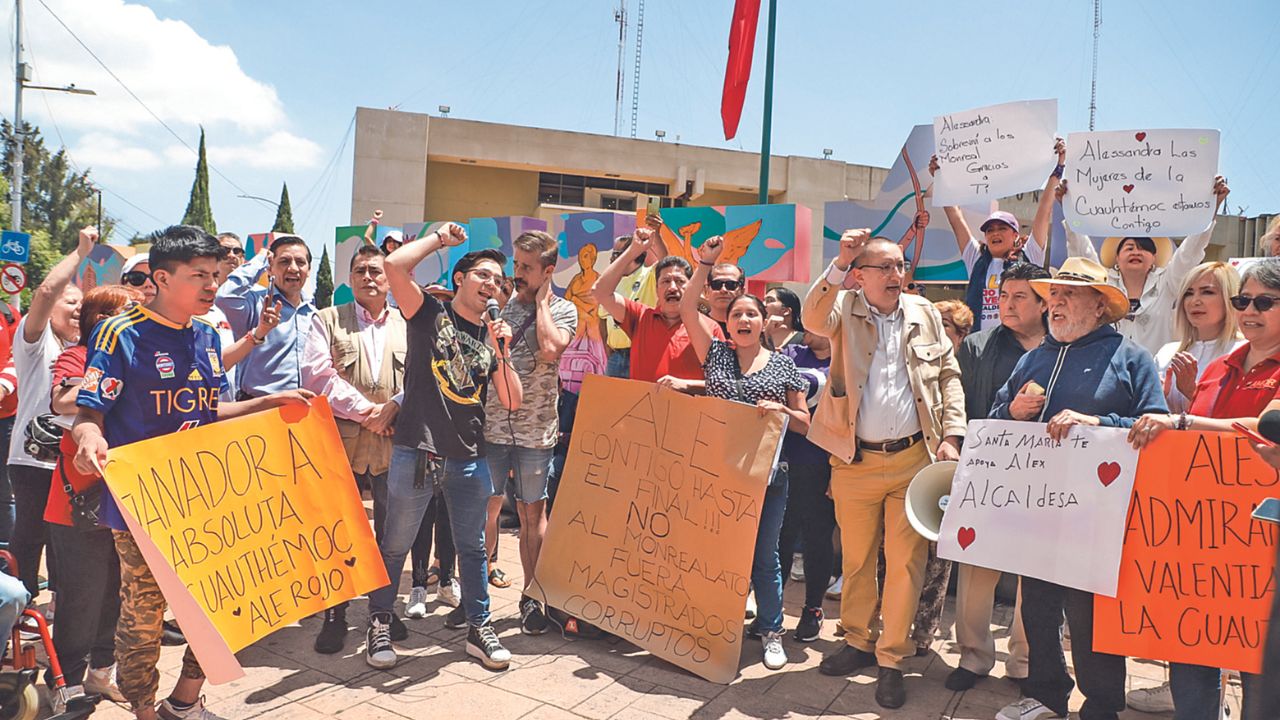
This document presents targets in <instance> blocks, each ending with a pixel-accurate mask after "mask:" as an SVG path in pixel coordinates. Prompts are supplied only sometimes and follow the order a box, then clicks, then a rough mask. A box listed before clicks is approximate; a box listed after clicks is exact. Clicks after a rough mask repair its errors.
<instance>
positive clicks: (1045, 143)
mask: <svg viewBox="0 0 1280 720" xmlns="http://www.w3.org/2000/svg"><path fill="white" fill-rule="evenodd" d="M1057 128H1058V101H1057V100H1025V101H1021V102H1011V103H1004V104H1003V105H992V106H990V107H983V108H975V109H973V110H965V111H964V112H957V113H950V114H947V115H941V116H938V117H936V118H934V119H933V139H934V144H935V147H936V148H937V149H936V152H937V155H938V165H939V168H938V175H937V178H935V179H934V182H933V204H934V205H935V206H937V207H945V206H948V205H985V204H988V203H990V202H991V201H993V200H999V199H1000V198H1002V197H1008V196H1010V195H1015V194H1017V193H1020V192H1025V191H1028V190H1036V189H1039V188H1041V187H1044V181H1045V180H1046V179H1047V178H1048V177H1049V173H1050V172H1052V171H1053V168H1054V166H1055V165H1057V156H1056V155H1055V154H1054V152H1053V143H1054V139H1055V133H1056V132H1057Z"/></svg>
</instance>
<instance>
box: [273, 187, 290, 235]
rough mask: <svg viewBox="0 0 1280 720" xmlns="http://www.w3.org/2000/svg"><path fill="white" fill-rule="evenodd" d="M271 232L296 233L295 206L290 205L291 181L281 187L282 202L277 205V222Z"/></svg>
mask: <svg viewBox="0 0 1280 720" xmlns="http://www.w3.org/2000/svg"><path fill="white" fill-rule="evenodd" d="M271 232H278V233H289V234H290V235H292V234H294V229H293V208H291V207H289V183H284V186H283V187H281V188H280V204H279V205H277V206H276V222H275V224H274V225H272V226H271Z"/></svg>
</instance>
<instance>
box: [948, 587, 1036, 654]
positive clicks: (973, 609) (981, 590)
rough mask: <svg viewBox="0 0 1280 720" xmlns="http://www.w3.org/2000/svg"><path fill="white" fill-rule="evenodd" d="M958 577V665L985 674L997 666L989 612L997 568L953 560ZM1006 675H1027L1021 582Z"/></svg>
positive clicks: (993, 604)
mask: <svg viewBox="0 0 1280 720" xmlns="http://www.w3.org/2000/svg"><path fill="white" fill-rule="evenodd" d="M956 567H957V568H959V572H960V577H959V580H957V585H956V644H958V645H959V646H960V667H962V668H964V669H965V670H968V671H970V672H973V673H977V674H978V675H986V674H988V673H990V672H991V668H993V667H995V665H996V641H995V638H994V637H992V635H991V611H992V610H993V609H994V607H995V591H996V583H998V582H1000V571H999V570H992V569H990V568H980V567H974V566H972V565H964V564H961V563H956ZM1004 674H1005V677H1009V678H1025V677H1026V676H1027V634H1026V632H1025V631H1024V630H1023V629H1022V584H1021V583H1019V584H1018V599H1017V602H1016V604H1015V605H1014V608H1013V624H1012V625H1011V626H1010V627H1009V657H1008V659H1007V660H1005V661H1004Z"/></svg>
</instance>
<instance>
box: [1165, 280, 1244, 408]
mask: <svg viewBox="0 0 1280 720" xmlns="http://www.w3.org/2000/svg"><path fill="white" fill-rule="evenodd" d="M1239 292H1240V274H1239V273H1237V272H1236V270H1235V268H1233V267H1231V266H1230V265H1228V264H1226V263H1221V262H1207V263H1201V264H1200V265H1197V266H1196V267H1195V268H1194V269H1192V271H1191V272H1190V273H1187V276H1186V277H1185V278H1183V280H1182V287H1181V288H1180V290H1179V292H1178V305H1177V307H1176V308H1175V309H1174V312H1175V313H1176V314H1175V316H1174V320H1173V325H1174V333H1175V337H1176V338H1177V340H1175V341H1174V342H1171V343H1168V344H1166V345H1165V346H1164V347H1162V348H1160V351H1159V352H1157V353H1156V368H1157V369H1158V370H1159V371H1160V378H1161V379H1162V380H1163V381H1164V397H1165V400H1167V401H1168V402H1169V411H1170V412H1174V413H1180V412H1183V411H1184V410H1186V409H1187V406H1188V405H1190V404H1191V398H1192V397H1193V396H1194V395H1195V389H1196V383H1197V382H1198V381H1199V380H1200V376H1201V375H1203V374H1204V370H1205V368H1207V367H1209V363H1211V362H1213V361H1214V360H1217V359H1218V358H1220V357H1222V356H1223V355H1226V354H1227V353H1229V352H1231V351H1232V350H1235V349H1236V348H1237V347H1240V345H1241V344H1243V343H1244V338H1242V337H1241V335H1240V325H1239V321H1238V318H1237V316H1236V311H1235V309H1234V308H1232V307H1231V303H1230V302H1228V301H1229V300H1230V298H1233V297H1235V296H1236V294H1237V293H1239Z"/></svg>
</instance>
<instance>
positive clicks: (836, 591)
mask: <svg viewBox="0 0 1280 720" xmlns="http://www.w3.org/2000/svg"><path fill="white" fill-rule="evenodd" d="M842 592H844V576H843V575H841V576H840V577H838V578H836V581H835V582H833V583H831V587H829V588H827V599H828V600H839V599H840V593H842Z"/></svg>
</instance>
